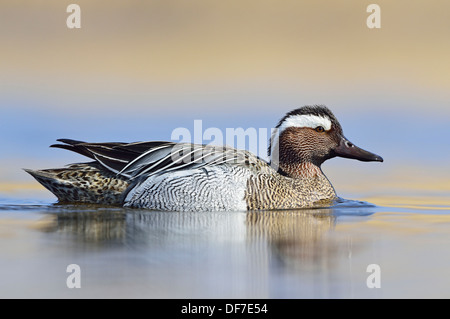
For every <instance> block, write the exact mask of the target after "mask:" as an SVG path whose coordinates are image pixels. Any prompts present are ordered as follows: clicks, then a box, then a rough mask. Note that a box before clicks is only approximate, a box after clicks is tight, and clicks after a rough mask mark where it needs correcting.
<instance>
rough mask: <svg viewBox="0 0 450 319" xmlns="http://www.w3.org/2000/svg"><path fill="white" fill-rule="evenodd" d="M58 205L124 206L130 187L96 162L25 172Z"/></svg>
mask: <svg viewBox="0 0 450 319" xmlns="http://www.w3.org/2000/svg"><path fill="white" fill-rule="evenodd" d="M24 170H25V171H26V172H27V173H29V174H30V175H31V176H33V177H34V178H35V179H36V180H37V181H38V182H39V183H41V184H42V185H43V186H44V187H45V188H47V189H48V190H49V191H51V192H52V193H53V194H54V195H55V196H56V197H57V198H58V200H59V202H65V203H67V202H81V203H95V204H107V205H120V204H122V200H123V199H122V194H123V193H124V192H125V190H126V189H127V188H128V185H129V183H128V182H127V181H126V180H125V179H122V178H121V177H119V176H116V175H115V174H113V173H111V172H109V171H106V170H105V169H103V168H102V166H101V165H100V164H98V163H96V162H91V163H82V164H72V165H70V166H68V167H66V168H58V169H44V170H31V169H24Z"/></svg>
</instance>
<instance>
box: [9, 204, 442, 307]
mask: <svg viewBox="0 0 450 319" xmlns="http://www.w3.org/2000/svg"><path fill="white" fill-rule="evenodd" d="M372 200H373V201H375V202H380V203H381V204H382V205H374V204H371V203H370V202H367V201H352V200H341V201H340V202H338V203H336V204H335V205H334V206H333V207H330V208H323V209H303V210H283V211H263V212H216V213H203V212H202V213H199V212H193V213H180V212H159V211H149V210H140V209H123V208H117V207H101V206H95V205H59V204H56V203H54V201H53V199H52V198H40V199H35V200H30V199H23V198H20V197H16V198H13V197H9V198H8V197H3V198H2V199H1V201H0V238H1V241H0V252H1V258H0V269H1V270H2V272H1V275H0V287H1V289H0V297H2V298H12V297H19V298H114V297H117V298H417V297H420V298H422V297H424V298H428V297H438V298H448V297H450V289H449V288H448V287H449V286H450V276H449V274H450V273H449V270H448V269H449V266H450V248H449V245H448V242H449V240H450V214H449V212H450V205H448V204H449V203H448V201H447V202H445V200H444V202H441V203H440V204H439V205H430V204H429V203H425V204H423V202H421V203H418V202H417V201H418V200H417V199H416V202H415V203H414V201H413V200H412V198H409V200H410V202H407V201H403V202H399V201H398V200H399V198H395V200H392V198H391V199H389V198H384V202H383V198H372ZM403 200H405V198H403ZM393 203H396V205H393ZM385 204H386V205H385ZM70 264H77V265H79V266H80V269H81V276H80V279H81V281H80V282H81V288H72V289H70V288H68V287H67V284H66V280H67V277H68V276H69V275H70V273H68V272H67V271H66V270H67V266H68V265H70ZM371 264H376V265H379V267H380V270H381V272H380V273H381V278H380V283H381V287H380V288H369V287H368V285H367V278H368V277H369V276H370V275H371V272H367V267H368V266H369V265H371Z"/></svg>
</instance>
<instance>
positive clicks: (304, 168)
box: [280, 162, 324, 178]
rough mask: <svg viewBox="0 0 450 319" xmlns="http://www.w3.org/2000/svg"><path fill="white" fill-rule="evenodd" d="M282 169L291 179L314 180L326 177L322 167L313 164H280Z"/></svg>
mask: <svg viewBox="0 0 450 319" xmlns="http://www.w3.org/2000/svg"><path fill="white" fill-rule="evenodd" d="M280 169H281V170H282V171H283V172H284V173H285V174H286V175H287V176H289V177H291V178H313V177H318V176H324V175H323V172H322V170H321V169H320V167H319V166H317V165H315V164H313V163H311V162H302V163H289V164H286V163H280Z"/></svg>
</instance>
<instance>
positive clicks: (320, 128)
mask: <svg viewBox="0 0 450 319" xmlns="http://www.w3.org/2000/svg"><path fill="white" fill-rule="evenodd" d="M316 132H319V133H323V132H325V129H324V128H323V127H322V126H318V127H316Z"/></svg>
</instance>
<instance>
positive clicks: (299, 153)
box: [269, 105, 383, 177]
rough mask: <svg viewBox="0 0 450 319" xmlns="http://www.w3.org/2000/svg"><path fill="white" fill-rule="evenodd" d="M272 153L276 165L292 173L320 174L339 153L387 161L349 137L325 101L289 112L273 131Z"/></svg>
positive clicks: (281, 171) (362, 159)
mask: <svg viewBox="0 0 450 319" xmlns="http://www.w3.org/2000/svg"><path fill="white" fill-rule="evenodd" d="M269 156H270V158H271V164H272V166H275V167H276V168H277V169H278V171H279V172H280V173H283V174H286V175H288V176H290V177H305V176H311V175H316V174H317V173H320V166H321V165H322V163H323V162H324V161H326V160H327V159H330V158H333V157H336V156H340V157H346V158H352V159H357V160H360V161H365V162H370V161H377V162H382V161H383V158H382V157H381V156H378V155H376V154H373V153H370V152H368V151H365V150H363V149H361V148H359V147H357V146H356V145H354V144H353V143H351V142H350V141H348V140H347V139H346V138H345V136H344V134H343V131H342V127H341V125H340V124H339V122H338V120H337V119H336V117H335V116H334V115H333V113H332V112H331V111H330V110H329V109H328V108H327V107H325V106H322V105H315V106H304V107H301V108H299V109H295V110H293V111H291V112H289V113H287V114H286V115H285V116H284V117H283V118H282V119H281V120H280V121H279V123H278V125H277V126H276V128H275V131H274V133H273V134H272V138H271V141H270V147H269Z"/></svg>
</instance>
